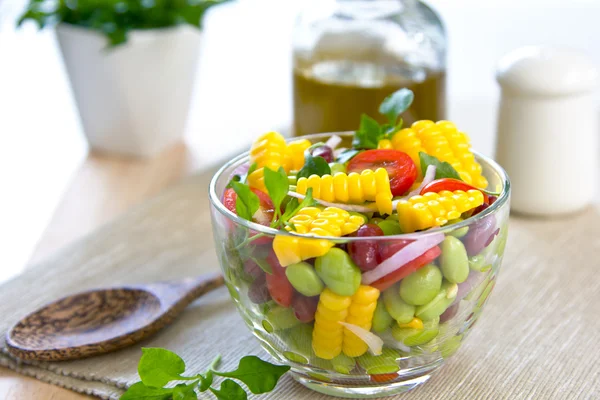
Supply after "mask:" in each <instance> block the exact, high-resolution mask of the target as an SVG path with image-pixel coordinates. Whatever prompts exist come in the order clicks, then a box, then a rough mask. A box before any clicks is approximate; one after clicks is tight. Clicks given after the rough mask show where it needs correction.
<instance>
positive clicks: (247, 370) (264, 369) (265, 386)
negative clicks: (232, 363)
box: [215, 356, 290, 394]
mask: <svg viewBox="0 0 600 400" xmlns="http://www.w3.org/2000/svg"><path fill="white" fill-rule="evenodd" d="M289 369H290V367H289V366H287V365H274V364H271V363H269V362H266V361H263V360H261V359H260V358H258V357H256V356H246V357H244V358H242V359H241V360H240V364H239V365H238V367H237V369H236V370H235V371H231V372H216V371H215V374H216V375H220V376H224V377H227V378H234V379H238V380H240V381H242V382H244V383H245V384H246V386H248V389H250V391H251V392H252V393H254V394H260V393H267V392H270V391H271V390H273V389H274V388H275V386H276V385H277V381H278V380H279V378H281V376H282V375H283V374H285V373H286V372H287V371H289Z"/></svg>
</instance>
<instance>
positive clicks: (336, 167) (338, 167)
mask: <svg viewBox="0 0 600 400" xmlns="http://www.w3.org/2000/svg"><path fill="white" fill-rule="evenodd" d="M329 168H330V169H331V176H333V175H335V174H337V173H338V172H343V173H346V166H345V165H344V164H341V163H336V162H332V163H329Z"/></svg>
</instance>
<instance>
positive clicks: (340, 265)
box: [222, 113, 506, 380]
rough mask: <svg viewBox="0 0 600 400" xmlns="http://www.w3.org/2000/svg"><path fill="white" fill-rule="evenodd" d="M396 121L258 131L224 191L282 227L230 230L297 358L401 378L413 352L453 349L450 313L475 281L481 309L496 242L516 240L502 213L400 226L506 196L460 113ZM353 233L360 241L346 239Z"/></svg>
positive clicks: (233, 203)
mask: <svg viewBox="0 0 600 400" xmlns="http://www.w3.org/2000/svg"><path fill="white" fill-rule="evenodd" d="M398 114H399V113H398ZM397 117H398V115H395V116H393V117H392V118H390V124H386V125H378V130H377V129H375V128H373V124H371V126H370V128H369V124H368V123H367V122H368V121H366V122H365V123H364V124H363V122H361V127H360V128H359V130H358V131H357V132H356V133H355V135H354V138H353V139H354V140H353V141H352V144H350V143H344V142H343V141H342V139H341V138H339V137H337V136H335V135H332V137H331V138H330V139H329V140H327V141H326V142H319V143H312V142H311V141H309V140H307V139H299V140H295V141H291V142H286V140H285V138H284V137H283V136H282V135H280V134H279V133H276V132H268V133H265V134H263V135H260V136H259V137H258V138H257V139H256V140H255V141H254V143H253V144H252V146H251V148H250V153H249V154H250V157H249V163H248V164H247V165H246V166H245V168H242V170H240V171H238V172H239V173H236V174H235V175H234V176H233V177H232V179H231V182H230V184H229V185H228V187H227V188H226V189H225V191H224V193H223V198H222V202H223V204H224V206H225V207H226V208H227V209H228V210H229V211H231V212H232V213H234V214H236V215H237V216H238V217H241V218H245V219H248V220H251V221H252V222H255V223H258V224H261V225H264V226H265V227H268V228H265V229H266V230H268V229H271V231H272V232H273V233H272V234H265V233H264V232H265V231H264V230H262V231H263V233H259V232H258V231H256V230H252V229H247V230H246V233H245V235H244V236H243V237H241V238H240V237H236V235H233V238H232V239H231V240H232V241H233V244H232V246H233V248H234V249H235V250H234V251H235V252H236V253H239V254H241V256H240V258H241V263H242V265H243V271H242V276H243V279H245V280H246V281H247V282H248V285H247V293H245V295H247V297H248V298H249V299H250V301H251V302H252V303H254V304H255V305H256V306H257V307H259V309H260V310H261V313H262V314H261V315H262V327H263V328H264V329H265V330H266V332H269V333H273V334H280V336H279V339H280V340H283V341H284V342H285V344H286V346H285V347H286V349H285V350H286V351H285V352H284V353H283V354H284V355H285V357H287V358H288V359H289V360H290V361H292V362H296V363H301V364H308V363H310V364H311V365H316V366H319V367H321V368H324V369H327V370H335V371H336V372H337V373H340V374H352V373H356V371H358V370H360V371H366V373H367V374H370V375H371V376H373V377H374V378H373V379H376V380H377V379H383V380H386V379H388V378H389V379H393V378H394V376H395V375H394V374H395V373H397V371H398V370H399V369H400V366H399V365H398V363H397V362H396V360H397V359H398V358H399V357H402V355H403V354H408V353H410V352H416V353H418V352H423V351H426V350H427V348H428V347H427V346H429V349H430V350H431V349H435V350H436V351H439V352H441V354H442V355H443V356H449V355H451V354H452V353H454V352H455V351H456V350H457V349H458V347H459V345H460V341H461V335H460V332H457V331H458V329H456V330H455V331H453V332H451V333H448V332H445V331H444V330H445V329H446V330H447V328H445V327H447V326H448V324H444V322H447V321H449V320H451V319H452V318H453V317H454V316H455V314H456V312H457V306H458V302H459V301H460V300H461V299H462V298H464V297H465V295H467V296H468V295H472V293H471V290H470V289H471V288H472V287H473V286H474V282H473V281H474V280H477V279H479V282H477V285H478V287H480V288H481V290H480V293H478V296H479V297H478V299H479V303H478V305H479V307H480V306H481V305H482V303H483V302H484V301H485V298H486V296H487V294H489V291H490V290H491V288H492V287H493V281H491V280H489V279H488V281H483V280H482V279H480V277H482V276H484V274H483V272H486V271H487V270H489V269H490V268H491V265H490V262H489V259H490V257H489V254H488V253H489V250H488V247H490V246H489V245H490V243H492V242H495V243H496V246H495V249H496V251H498V250H497V248H498V242H501V244H500V246H504V243H505V240H506V232H505V230H504V229H501V227H499V225H500V224H497V223H496V221H495V220H494V219H493V218H485V219H483V220H481V221H480V223H479V224H478V225H472V226H465V227H463V228H461V229H458V230H453V231H452V232H451V233H448V234H444V233H442V232H433V233H431V234H428V235H423V238H422V239H419V236H418V235H412V236H411V235H408V236H407V235H404V236H397V235H402V234H415V233H427V231H428V230H431V229H434V228H437V227H447V226H451V225H453V224H456V223H458V222H460V221H463V220H464V219H466V218H469V217H472V216H473V215H475V214H478V213H480V212H482V211H483V210H485V209H486V208H488V207H489V206H490V205H491V204H493V202H494V201H496V199H497V197H496V196H497V195H498V193H493V192H491V191H488V190H487V189H488V188H487V186H488V182H487V180H486V178H485V177H484V176H483V175H482V167H481V165H480V164H479V163H478V162H477V161H476V158H475V156H474V154H473V152H472V151H471V146H470V144H469V137H468V136H467V135H466V134H465V133H464V132H462V131H460V130H459V129H458V128H457V127H456V126H455V125H454V124H453V123H452V122H449V121H438V122H434V121H418V122H415V123H414V124H412V126H410V127H406V128H403V127H402V122H401V120H400V121H398V120H397ZM497 225H498V226H497ZM501 230H502V232H501ZM237 236H239V235H237ZM355 237H358V238H363V240H344V239H348V238H355ZM368 238H374V239H373V240H368ZM375 238H376V239H375ZM500 253H501V252H500ZM465 285H470V286H469V289H467V290H465V288H464V286H465ZM238 289H239V288H238ZM441 336H444V338H445V339H448V338H449V340H444V341H441V340H438V341H436V338H440V337H441Z"/></svg>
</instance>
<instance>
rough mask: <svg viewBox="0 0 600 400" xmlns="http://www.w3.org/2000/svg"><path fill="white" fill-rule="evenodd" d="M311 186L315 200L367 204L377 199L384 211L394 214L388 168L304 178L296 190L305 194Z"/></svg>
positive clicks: (378, 207)
mask: <svg viewBox="0 0 600 400" xmlns="http://www.w3.org/2000/svg"><path fill="white" fill-rule="evenodd" d="M309 188H312V190H313V192H312V195H313V197H314V198H315V199H321V200H325V201H329V202H339V203H364V202H365V201H374V202H375V204H376V205H377V209H378V210H379V212H380V213H382V214H391V213H392V191H391V189H390V178H389V176H388V173H387V171H386V170H385V168H378V169H376V170H375V171H372V170H368V169H367V170H364V171H362V172H361V173H360V174H358V173H356V172H351V173H350V174H348V175H346V174H345V173H343V172H338V173H337V174H335V176H333V177H332V176H331V175H323V176H318V175H311V176H310V177H308V178H305V177H302V178H300V179H298V182H297V183H296V191H297V192H298V193H300V194H306V192H307V191H308V189H309Z"/></svg>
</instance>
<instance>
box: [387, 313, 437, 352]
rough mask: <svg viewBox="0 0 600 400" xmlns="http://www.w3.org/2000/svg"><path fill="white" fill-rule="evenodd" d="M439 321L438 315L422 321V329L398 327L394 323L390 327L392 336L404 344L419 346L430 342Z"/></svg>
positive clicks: (435, 334)
mask: <svg viewBox="0 0 600 400" xmlns="http://www.w3.org/2000/svg"><path fill="white" fill-rule="evenodd" d="M439 322H440V319H439V317H438V318H433V319H430V320H426V321H423V329H414V328H400V327H399V326H398V325H395V326H394V327H393V328H392V336H393V337H394V339H396V340H397V341H399V342H402V343H404V345H406V346H419V345H422V344H425V343H428V342H431V341H432V340H433V339H434V338H435V337H436V336H437V335H438V333H439V328H438V325H439Z"/></svg>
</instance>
